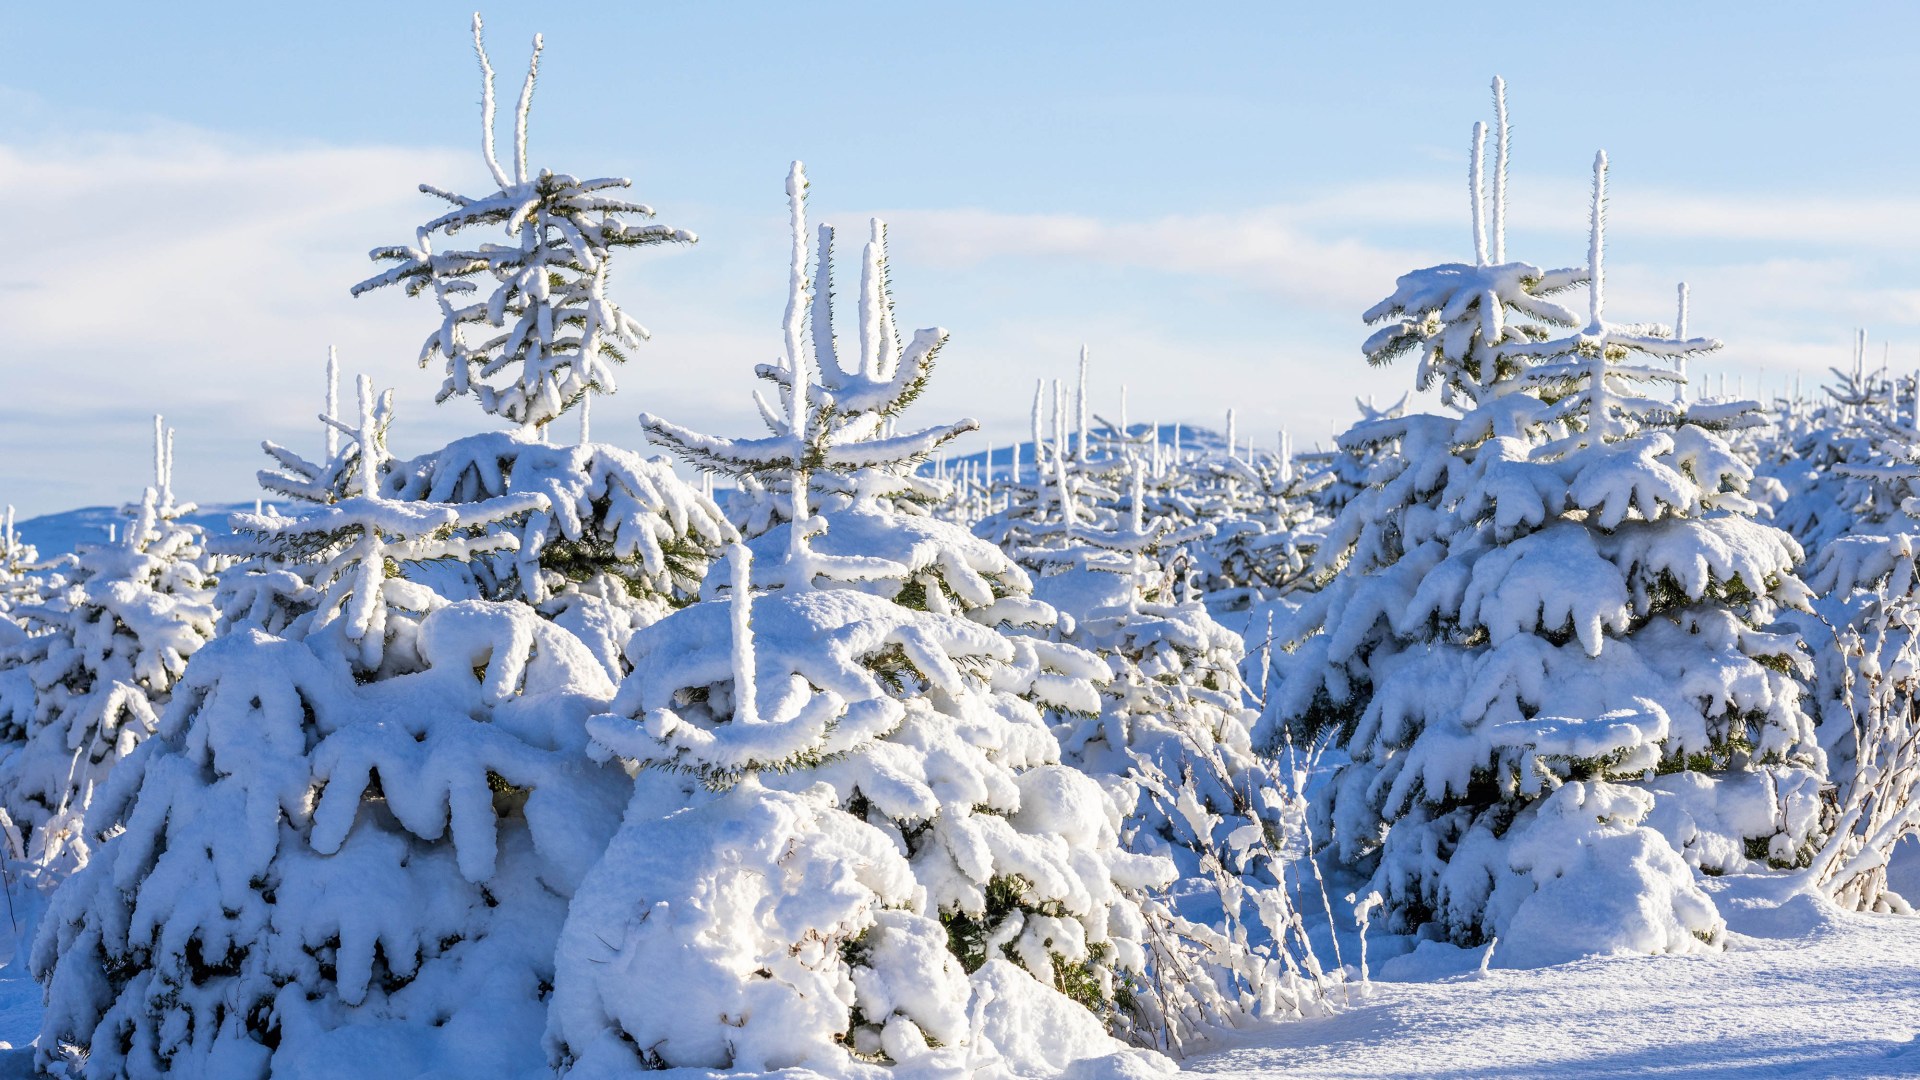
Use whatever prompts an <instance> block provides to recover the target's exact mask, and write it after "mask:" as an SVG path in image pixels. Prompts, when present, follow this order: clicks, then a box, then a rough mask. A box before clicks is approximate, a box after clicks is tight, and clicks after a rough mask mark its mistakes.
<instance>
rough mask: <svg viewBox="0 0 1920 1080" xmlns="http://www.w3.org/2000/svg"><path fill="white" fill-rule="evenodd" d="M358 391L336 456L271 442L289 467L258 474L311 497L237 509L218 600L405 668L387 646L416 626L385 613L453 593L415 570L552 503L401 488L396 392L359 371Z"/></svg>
mask: <svg viewBox="0 0 1920 1080" xmlns="http://www.w3.org/2000/svg"><path fill="white" fill-rule="evenodd" d="M359 391H360V393H359V399H360V400H359V409H360V417H359V422H358V423H357V424H356V425H355V426H353V427H347V426H345V425H342V424H339V423H338V422H337V421H336V422H335V423H336V426H337V427H338V428H339V430H340V432H341V433H342V434H344V435H346V436H347V444H346V445H345V446H344V447H342V448H341V449H340V451H339V453H337V454H336V455H335V456H334V457H333V458H332V459H331V460H329V461H327V462H325V463H322V464H319V465H314V464H312V463H309V462H306V461H304V460H302V459H301V458H300V457H299V456H298V455H296V454H293V453H292V452H291V451H288V450H285V449H284V448H280V447H274V446H272V445H271V444H269V446H268V452H269V453H270V454H271V455H272V456H273V457H274V458H275V460H276V461H277V462H279V463H280V464H281V466H282V467H283V469H284V470H285V471H284V472H283V473H279V474H275V473H262V476H261V481H262V483H263V484H264V485H267V486H268V488H269V490H277V491H281V492H282V493H284V494H289V495H295V494H298V496H299V497H302V498H312V499H313V500H314V504H313V505H312V506H311V507H310V508H307V509H305V510H304V511H303V512H301V513H298V514H295V515H294V516H291V517H289V516H286V515H282V514H279V513H264V514H244V513H243V514H235V515H233V519H232V525H233V529H234V533H235V535H234V536H233V537H231V538H229V539H227V540H226V541H225V542H224V543H223V544H222V545H221V551H222V553H223V554H229V555H233V556H235V557H236V558H237V559H239V560H241V562H242V563H243V565H241V566H238V567H236V568H235V570H234V572H232V573H229V574H227V575H225V576H224V577H223V578H222V580H221V583H220V594H221V598H220V605H221V608H222V611H223V613H224V614H225V616H226V618H227V619H228V621H229V623H230V624H232V625H234V626H238V627H241V628H245V627H248V626H251V627H257V628H260V629H264V630H267V631H268V632H271V633H282V632H286V630H287V628H289V627H291V628H292V632H293V633H295V634H297V635H298V636H302V637H305V638H307V639H308V640H310V641H316V642H317V641H320V640H322V639H323V637H324V635H323V634H322V631H329V632H330V633H332V632H337V634H338V635H339V639H340V640H339V642H338V644H339V646H340V648H341V651H342V652H343V653H344V654H345V655H346V656H347V657H348V658H349V659H350V660H351V661H352V663H353V664H354V666H355V667H356V669H358V670H361V671H364V672H377V671H383V670H385V669H386V668H394V669H396V670H407V669H410V668H411V667H412V666H414V659H413V658H396V660H395V663H393V664H386V663H385V661H386V660H387V655H386V653H387V645H388V644H389V643H390V642H391V641H392V640H395V639H396V635H400V636H406V635H407V634H408V633H410V632H409V631H405V630H403V629H402V627H403V626H407V625H411V620H407V619H402V620H399V621H398V622H395V621H393V620H390V618H389V615H390V612H391V611H392V610H399V611H402V612H407V613H411V614H412V615H415V616H418V615H424V614H426V613H428V612H431V611H433V610H436V609H437V608H439V607H443V606H445V605H446V603H447V602H448V601H447V598H446V597H445V596H443V595H442V594H441V593H440V592H438V591H436V590H435V589H433V588H430V587H428V586H426V585H423V584H421V583H419V582H417V581H415V580H413V579H412V576H411V575H413V574H416V573H418V572H419V571H420V568H422V567H423V566H425V565H427V564H433V563H438V562H440V561H441V560H448V562H446V563H443V564H442V565H443V567H449V568H452V569H454V570H455V571H456V572H457V571H458V570H459V569H460V567H459V565H458V564H460V563H464V562H467V561H470V560H472V559H474V558H475V557H477V556H480V555H483V554H486V553H488V552H493V551H501V550H512V549H514V548H515V547H517V546H518V543H519V538H518V536H516V535H515V533H514V532H513V531H512V530H510V529H506V528H503V527H501V526H502V523H504V522H508V521H512V520H515V519H518V518H522V517H524V516H525V515H527V514H530V513H533V512H535V511H544V510H548V509H549V508H550V507H549V504H548V501H547V496H546V495H545V494H542V493H540V492H532V491H529V492H518V493H513V494H507V495H502V496H499V497H497V498H491V499H486V500H482V501H477V502H469V503H435V502H420V501H407V500H403V499H400V498H396V497H395V496H394V491H395V490H396V489H397V488H399V487H400V486H402V485H403V484H404V483H405V479H406V478H405V476H404V474H402V473H399V472H397V471H395V470H394V468H393V464H394V462H393V456H392V454H391V453H390V452H389V451H388V449H387V442H386V432H387V427H388V425H390V424H391V423H392V420H393V392H392V391H390V390H389V391H387V392H385V393H383V394H381V395H379V397H378V398H377V399H376V398H375V396H374V393H373V383H372V382H371V381H370V380H369V379H368V378H367V377H366V376H364V375H363V376H361V377H360V380H359ZM467 592H468V593H473V592H477V590H475V589H472V588H469V589H468V590H467ZM462 598H464V597H462Z"/></svg>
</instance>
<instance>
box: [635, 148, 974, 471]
mask: <svg viewBox="0 0 1920 1080" xmlns="http://www.w3.org/2000/svg"><path fill="white" fill-rule="evenodd" d="M806 193H807V177H806V171H805V168H804V167H803V166H802V165H801V163H800V162H797V161H796V162H794V163H793V168H792V170H791V171H790V172H789V173H788V175H787V204H788V211H789V216H790V221H791V225H792V240H793V244H792V261H791V264H790V267H789V276H788V292H787V309H786V318H785V320H784V326H783V329H784V337H785V345H786V356H785V357H784V358H783V360H782V362H781V363H779V364H763V365H761V366H760V367H758V368H757V369H756V374H758V375H759V376H760V377H761V378H763V379H766V380H768V381H770V382H772V383H774V384H775V385H776V386H777V387H778V388H779V393H780V404H781V406H782V407H781V408H779V409H776V408H775V407H774V406H773V405H772V404H770V403H769V402H768V401H767V400H766V399H765V398H763V397H761V396H760V395H759V394H757V393H756V394H755V402H756V404H758V406H759V408H760V415H761V418H762V420H764V421H765V423H766V426H767V429H768V431H769V432H770V433H771V434H769V435H767V436H764V437H761V438H751V439H728V438H718V437H715V436H709V435H702V434H700V433H698V432H695V431H691V430H689V429H687V428H684V427H681V426H679V425H678V424H674V423H671V422H670V421H667V420H663V419H661V418H659V417H656V416H653V415H651V414H647V413H642V414H641V416H640V422H641V423H642V424H643V425H644V426H645V427H646V429H647V435H648V437H649V438H651V439H652V440H653V441H655V442H657V443H660V444H661V445H663V446H666V447H668V448H670V449H671V450H673V452H674V453H675V454H677V455H679V456H680V457H681V458H683V459H684V460H686V461H688V462H690V463H692V464H694V465H698V466H700V467H702V468H705V469H709V470H712V471H714V472H719V473H722V474H725V475H728V476H734V477H742V478H746V477H751V478H754V479H756V480H757V481H759V482H760V483H761V484H763V485H764V486H766V487H767V488H769V489H771V490H778V489H779V488H781V487H783V486H784V485H785V483H786V475H787V474H789V473H792V472H794V471H795V470H796V468H797V469H799V470H801V471H803V472H805V473H806V474H807V475H808V477H809V478H810V483H811V484H812V485H813V487H814V489H815V490H817V491H820V492H823V493H827V494H834V495H841V496H847V497H852V498H889V499H891V498H903V499H904V500H906V501H907V502H914V501H926V500H930V499H933V498H936V497H938V495H939V494H940V490H939V487H938V486H937V485H933V484H932V483H931V482H930V481H929V480H927V479H926V478H923V477H917V476H915V475H913V472H912V466H913V465H915V464H917V463H919V462H921V461H924V460H926V458H927V457H928V455H930V454H932V453H933V451H934V450H936V449H938V448H939V447H940V445H941V444H943V443H945V442H947V441H948V440H950V439H953V438H955V437H957V436H959V435H962V434H964V433H966V432H969V431H973V430H975V429H976V428H977V427H978V426H979V425H978V424H976V423H975V422H974V421H972V420H961V421H959V422H957V423H952V424H945V425H941V426H938V427H931V428H926V429H922V430H918V431H912V432H909V433H906V434H897V433H896V432H895V431H894V421H895V420H896V419H897V417H898V416H899V415H900V413H901V411H902V410H903V409H905V408H906V407H907V406H908V405H910V404H911V403H912V402H913V400H914V399H915V398H917V397H918V396H919V395H920V391H921V389H922V387H924V386H925V384H926V380H927V377H928V375H929V373H930V372H931V371H932V369H933V362H934V358H935V356H936V355H938V353H939V351H940V348H941V346H943V345H945V344H946V340H947V332H946V331H945V330H941V329H938V328H932V329H925V330H918V331H915V332H914V335H913V340H912V342H911V343H909V344H908V345H906V346H905V347H904V348H902V346H901V343H900V335H899V331H898V330H897V328H896V326H895V322H894V316H893V298H892V295H891V292H890V288H889V285H888V282H887V258H886V225H885V223H884V222H881V221H880V220H879V219H877V218H876V219H875V220H874V221H873V223H872V233H871V237H870V239H869V240H868V242H867V245H866V248H865V250H864V255H863V259H862V264H861V265H862V269H861V278H860V305H859V333H858V338H857V340H858V342H859V352H858V359H857V362H856V361H855V359H854V357H853V356H852V355H848V356H846V357H845V358H844V359H843V355H842V348H843V343H841V342H839V341H837V340H836V338H835V336H834V326H833V306H832V284H831V282H832V254H833V229H832V227H831V226H828V225H822V226H821V227H820V233H819V243H818V246H817V249H816V251H815V253H814V257H813V260H812V261H813V263H814V267H815V268H814V271H813V274H812V276H811V277H809V276H808V271H807V265H808V261H809V259H808V253H807V224H806ZM803 330H810V331H811V333H810V334H806V333H803ZM796 371H799V372H802V373H803V374H802V376H801V378H802V379H803V380H804V381H806V382H807V384H808V385H807V386H806V387H805V388H804V393H802V394H801V395H799V396H798V397H796V395H795V394H794V392H793V387H794V379H795V375H794V373H795V372H796Z"/></svg>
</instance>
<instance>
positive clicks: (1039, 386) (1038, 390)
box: [1032, 379, 1047, 486]
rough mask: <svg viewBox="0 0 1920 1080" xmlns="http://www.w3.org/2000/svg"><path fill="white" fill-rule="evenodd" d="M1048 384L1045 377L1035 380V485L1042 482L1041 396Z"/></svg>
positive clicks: (1033, 417)
mask: <svg viewBox="0 0 1920 1080" xmlns="http://www.w3.org/2000/svg"><path fill="white" fill-rule="evenodd" d="M1046 385H1047V382H1046V380H1045V379H1035V380H1033V415H1032V421H1033V482H1034V485H1035V486H1038V485H1039V483H1040V462H1041V459H1042V455H1041V453H1040V397H1041V395H1042V394H1044V393H1045V392H1046Z"/></svg>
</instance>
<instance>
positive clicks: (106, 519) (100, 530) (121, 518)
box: [14, 501, 254, 558]
mask: <svg viewBox="0 0 1920 1080" xmlns="http://www.w3.org/2000/svg"><path fill="white" fill-rule="evenodd" d="M253 507H254V504H253V503H252V502H251V501H248V502H243V503H237V502H236V503H205V504H202V505H201V506H200V507H199V508H198V509H196V510H195V511H194V512H193V513H191V514H188V515H187V516H186V518H185V520H187V521H191V522H193V523H194V524H195V525H199V526H201V527H202V528H204V529H206V530H207V532H208V534H210V535H214V536H223V535H225V534H226V533H227V531H228V529H227V516H228V515H229V514H233V513H237V512H240V511H246V512H248V513H251V512H252V511H253ZM125 521H126V516H125V515H124V514H123V513H122V512H121V508H120V507H117V506H83V507H81V508H80V509H78V510H64V511H62V512H60V513H58V514H43V515H41V516H40V517H37V518H31V519H29V520H27V521H22V522H20V523H18V524H17V525H15V526H14V527H15V528H16V529H17V530H18V531H19V533H20V538H21V539H22V540H25V541H26V542H27V543H29V544H32V545H33V546H34V547H35V548H37V549H39V552H40V555H41V557H42V558H52V557H53V556H55V555H65V554H67V553H69V552H72V551H74V550H75V549H77V548H78V547H79V546H80V545H81V544H92V543H98V542H101V541H104V540H105V539H107V536H108V526H113V528H114V531H115V532H117V531H118V530H119V527H120V525H121V524H122V523H123V522H125Z"/></svg>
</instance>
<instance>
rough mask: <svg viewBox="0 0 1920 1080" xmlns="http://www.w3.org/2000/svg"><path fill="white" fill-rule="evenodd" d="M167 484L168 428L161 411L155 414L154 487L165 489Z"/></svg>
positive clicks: (156, 489)
mask: <svg viewBox="0 0 1920 1080" xmlns="http://www.w3.org/2000/svg"><path fill="white" fill-rule="evenodd" d="M166 486H167V429H166V420H165V419H164V418H162V417H161V415H160V414H159V413H154V414H153V489H154V490H155V491H156V492H157V491H164V490H165V489H166Z"/></svg>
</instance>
